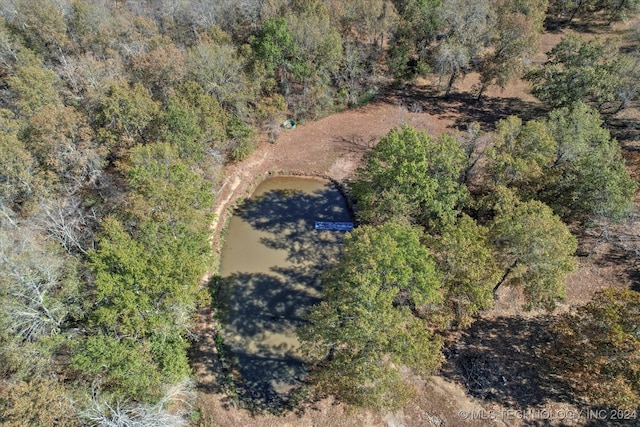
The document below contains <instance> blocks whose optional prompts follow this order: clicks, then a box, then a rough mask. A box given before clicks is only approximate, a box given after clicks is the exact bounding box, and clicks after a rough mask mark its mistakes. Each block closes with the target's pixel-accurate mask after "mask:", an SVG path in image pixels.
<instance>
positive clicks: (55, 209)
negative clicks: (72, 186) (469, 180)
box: [37, 196, 98, 255]
mask: <svg viewBox="0 0 640 427" xmlns="http://www.w3.org/2000/svg"><path fill="white" fill-rule="evenodd" d="M40 208H41V211H40V213H39V215H38V217H37V220H38V226H39V227H40V228H41V229H42V230H44V231H45V232H46V233H47V234H49V235H50V236H51V237H53V238H54V239H56V240H57V241H58V242H60V244H61V245H62V246H63V247H64V248H65V250H66V251H67V252H69V253H73V252H75V251H79V252H81V253H83V254H85V255H87V250H88V249H91V248H92V247H93V243H94V241H93V239H94V230H95V229H96V227H97V225H98V219H97V217H96V213H95V211H93V210H87V209H85V208H84V206H83V201H82V199H81V198H80V197H78V196H71V197H65V198H56V199H47V200H45V201H43V202H42V203H41V204H40Z"/></svg>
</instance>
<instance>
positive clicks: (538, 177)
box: [487, 116, 558, 199]
mask: <svg viewBox="0 0 640 427" xmlns="http://www.w3.org/2000/svg"><path fill="white" fill-rule="evenodd" d="M492 142H493V144H492V146H491V148H489V150H488V152H487V157H488V165H487V170H488V172H489V175H490V176H491V180H492V181H493V183H494V184H496V185H505V186H508V187H512V188H516V189H518V194H519V195H520V196H521V197H523V198H526V199H530V198H532V197H533V198H535V196H536V194H537V193H538V192H539V191H540V190H541V189H542V188H543V186H544V185H545V183H546V182H545V181H546V180H548V179H549V177H548V175H549V169H550V168H551V166H552V165H553V162H554V161H555V159H556V154H557V146H558V143H557V142H556V140H555V139H554V138H553V135H552V134H551V132H550V131H549V129H548V128H547V125H546V124H545V123H544V122H539V121H536V120H531V121H529V122H527V123H526V124H523V123H522V120H521V119H520V118H518V117H515V116H510V117H508V118H506V119H504V120H500V121H499V122H498V123H497V124H496V130H495V133H494V135H493V138H492Z"/></svg>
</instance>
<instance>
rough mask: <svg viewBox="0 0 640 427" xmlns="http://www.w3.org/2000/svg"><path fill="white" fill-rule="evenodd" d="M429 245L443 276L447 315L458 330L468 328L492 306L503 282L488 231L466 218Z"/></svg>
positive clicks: (429, 240) (432, 239) (433, 239)
mask: <svg viewBox="0 0 640 427" xmlns="http://www.w3.org/2000/svg"><path fill="white" fill-rule="evenodd" d="M427 241H428V246H429V247H430V248H431V249H432V250H433V251H434V253H435V254H436V257H437V259H438V261H439V263H440V270H441V271H442V272H443V273H444V277H443V281H442V288H443V291H444V305H445V307H446V312H447V314H449V313H450V315H451V317H452V321H453V324H454V325H455V326H457V327H462V328H464V327H466V326H469V325H470V324H471V323H472V322H473V317H474V316H476V315H477V314H478V313H479V312H480V311H481V310H488V309H490V308H491V307H492V306H493V293H492V290H493V287H494V286H495V284H496V283H497V281H498V280H499V279H500V269H499V267H498V263H497V261H496V259H495V256H494V253H493V247H492V245H491V242H490V236H489V230H488V229H487V228H486V227H484V226H481V225H478V224H476V222H475V220H473V218H471V217H469V216H467V215H464V214H463V215H462V216H460V217H459V218H458V219H457V221H456V223H455V224H449V225H447V226H446V227H445V228H444V229H443V230H442V233H441V234H440V235H438V236H435V237H430V238H429V239H428V240H427Z"/></svg>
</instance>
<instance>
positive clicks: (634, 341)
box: [551, 288, 640, 411]
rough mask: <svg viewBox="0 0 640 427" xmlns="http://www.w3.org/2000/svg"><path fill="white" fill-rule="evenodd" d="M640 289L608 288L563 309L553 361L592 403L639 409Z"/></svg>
mask: <svg viewBox="0 0 640 427" xmlns="http://www.w3.org/2000/svg"><path fill="white" fill-rule="evenodd" d="M638 325H640V294H639V293H638V292H635V291H632V290H629V289H616V288H608V289H605V290H602V291H599V292H598V293H596V294H595V295H594V297H593V299H592V301H590V302H589V303H587V304H586V305H584V306H582V307H579V308H577V310H575V311H573V312H571V313H566V314H564V315H562V316H561V317H560V318H559V319H558V321H557V322H556V324H555V325H553V329H554V330H555V332H556V334H557V336H558V339H557V341H556V345H555V346H554V353H553V354H551V356H552V361H553V362H554V364H555V365H556V366H557V368H558V369H560V370H561V371H562V372H566V373H567V375H565V376H564V378H565V380H566V381H568V382H569V383H570V385H571V386H572V387H573V388H574V389H575V390H576V391H577V392H578V394H579V395H580V396H582V397H583V398H585V399H586V400H587V402H589V403H590V404H591V405H598V406H603V407H607V408H616V409H621V410H622V409H627V410H631V411H634V410H636V409H637V407H638V402H640V378H639V377H638V371H639V370H640V334H639V329H638V328H639V326H638Z"/></svg>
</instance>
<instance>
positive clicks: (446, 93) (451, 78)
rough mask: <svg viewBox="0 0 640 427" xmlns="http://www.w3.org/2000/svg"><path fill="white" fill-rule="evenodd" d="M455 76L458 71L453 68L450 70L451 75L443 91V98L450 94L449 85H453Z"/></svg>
mask: <svg viewBox="0 0 640 427" xmlns="http://www.w3.org/2000/svg"><path fill="white" fill-rule="evenodd" d="M456 77H458V71H457V70H453V71H452V72H451V77H450V78H449V83H448V84H447V90H446V91H445V93H444V97H445V98H449V94H451V87H452V86H453V83H454V82H455V81H456Z"/></svg>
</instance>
